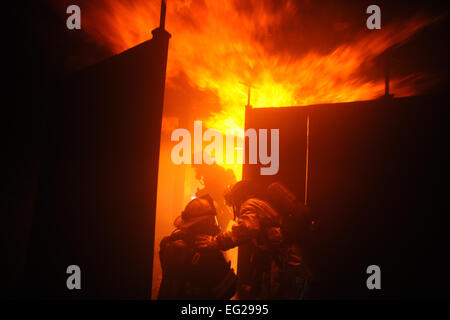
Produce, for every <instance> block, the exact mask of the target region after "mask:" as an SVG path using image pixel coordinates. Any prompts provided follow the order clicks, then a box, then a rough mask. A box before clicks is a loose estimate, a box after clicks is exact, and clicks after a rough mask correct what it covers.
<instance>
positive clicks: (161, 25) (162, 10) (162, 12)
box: [159, 0, 167, 29]
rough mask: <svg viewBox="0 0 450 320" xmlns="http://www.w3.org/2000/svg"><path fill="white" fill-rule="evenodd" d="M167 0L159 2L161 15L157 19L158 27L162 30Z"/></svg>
mask: <svg viewBox="0 0 450 320" xmlns="http://www.w3.org/2000/svg"><path fill="white" fill-rule="evenodd" d="M166 1H167V0H161V15H160V17H159V27H160V28H161V29H164V28H165V26H166V9H167V3H166Z"/></svg>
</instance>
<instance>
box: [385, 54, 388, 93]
mask: <svg viewBox="0 0 450 320" xmlns="http://www.w3.org/2000/svg"><path fill="white" fill-rule="evenodd" d="M384 95H385V96H386V97H389V56H388V57H387V58H386V75H385V79H384Z"/></svg>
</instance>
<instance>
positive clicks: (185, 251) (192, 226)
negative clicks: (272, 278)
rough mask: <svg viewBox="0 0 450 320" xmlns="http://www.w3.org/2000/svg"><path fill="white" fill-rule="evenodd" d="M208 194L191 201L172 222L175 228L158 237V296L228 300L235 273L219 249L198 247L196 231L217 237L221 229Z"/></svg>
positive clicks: (231, 292) (176, 298)
mask: <svg viewBox="0 0 450 320" xmlns="http://www.w3.org/2000/svg"><path fill="white" fill-rule="evenodd" d="M216 221H217V220H216V210H215V207H214V204H213V202H212V199H211V198H210V197H209V196H204V197H201V198H195V199H193V200H192V201H190V202H189V203H188V204H187V206H186V208H185V209H184V211H183V212H182V214H181V216H179V217H178V218H177V219H176V220H175V222H174V225H175V227H176V230H175V231H174V232H173V233H172V234H171V235H170V236H168V237H165V238H164V239H162V240H161V243H160V252H159V257H160V261H161V269H162V281H161V286H160V290H159V294H158V299H164V300H167V299H169V300H178V299H218V300H222V299H230V298H231V297H232V296H233V295H234V293H235V290H236V275H235V273H234V270H233V269H231V268H230V263H228V262H227V261H226V260H225V258H224V256H223V253H222V251H220V250H219V249H218V248H203V249H198V248H197V247H196V246H195V245H194V239H195V237H196V236H197V235H199V234H205V235H209V236H216V235H217V234H219V232H220V228H219V227H218V225H217V222H216Z"/></svg>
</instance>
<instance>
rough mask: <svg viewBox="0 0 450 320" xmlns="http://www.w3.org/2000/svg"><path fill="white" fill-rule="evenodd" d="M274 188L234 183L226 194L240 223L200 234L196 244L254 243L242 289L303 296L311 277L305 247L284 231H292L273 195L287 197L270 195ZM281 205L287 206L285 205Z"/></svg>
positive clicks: (251, 294) (268, 295)
mask: <svg viewBox="0 0 450 320" xmlns="http://www.w3.org/2000/svg"><path fill="white" fill-rule="evenodd" d="M271 190H272V189H271V188H268V189H267V190H260V188H259V186H258V185H257V184H254V183H252V182H250V181H240V182H238V183H236V184H235V185H233V186H232V187H231V188H230V189H229V191H228V192H227V194H226V197H225V198H226V201H227V204H228V205H230V206H232V207H233V210H234V212H235V218H237V221H236V224H235V225H234V226H233V227H232V229H231V230H230V231H228V232H224V233H220V234H218V235H215V236H212V235H200V236H197V238H196V245H197V246H198V247H199V248H219V249H221V250H228V249H231V248H233V247H236V246H240V245H244V244H250V245H251V247H252V248H251V249H250V250H249V252H251V253H250V255H251V256H250V257H249V259H248V261H250V264H251V265H250V267H249V270H250V275H249V276H248V278H247V279H245V280H244V279H241V280H243V283H242V285H241V293H242V292H243V293H244V295H245V298H247V299H301V298H302V297H303V294H304V284H305V282H304V280H305V279H306V278H307V277H308V276H307V272H306V270H305V268H304V264H303V261H302V254H301V250H300V249H299V247H298V246H297V245H296V244H295V241H293V240H292V239H288V238H287V237H286V236H285V235H284V234H283V231H285V233H286V234H287V235H288V233H289V232H288V231H289V230H288V229H287V228H286V229H285V226H286V222H288V221H284V219H283V216H282V215H280V213H279V212H277V211H276V210H275V209H274V207H275V205H271V204H270V202H269V199H270V200H277V199H279V200H281V202H284V201H285V199H283V197H282V198H281V199H280V197H279V196H278V195H277V194H275V197H269V196H268V192H267V191H271ZM277 191H279V190H277ZM272 198H273V199H272ZM274 203H275V204H277V202H274ZM278 208H279V209H280V210H281V209H284V207H282V206H278ZM278 208H277V209H278ZM283 213H284V212H283ZM288 237H290V235H288Z"/></svg>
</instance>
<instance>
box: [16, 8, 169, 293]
mask: <svg viewBox="0 0 450 320" xmlns="http://www.w3.org/2000/svg"><path fill="white" fill-rule="evenodd" d="M164 21H165V2H164V1H163V2H162V8H161V24H160V27H159V28H157V29H155V30H153V31H152V34H153V38H152V39H151V40H148V41H146V42H144V43H142V44H140V45H138V46H136V47H134V48H132V49H129V50H127V51H125V52H123V53H121V54H119V55H117V56H114V57H112V58H109V59H107V60H105V61H103V62H101V63H98V64H96V65H94V66H92V67H89V68H87V69H84V70H82V71H80V72H77V73H75V74H73V75H71V76H70V77H68V78H67V79H66V80H65V81H64V82H63V83H62V84H61V86H60V88H59V94H58V93H57V92H55V96H56V97H55V99H54V101H53V105H52V109H51V110H52V119H51V121H52V123H51V125H50V130H49V133H48V137H47V141H48V144H47V147H46V150H45V160H44V161H43V163H42V167H41V176H40V181H39V189H38V195H37V200H36V210H35V214H34V217H33V227H32V235H31V241H30V249H29V257H28V263H27V270H26V271H27V272H26V281H25V288H24V295H25V296H28V297H33V298H137V299H146V298H150V295H151V288H152V284H151V281H152V266H153V247H154V243H153V242H154V225H155V208H156V190H157V174H158V160H159V142H160V131H161V120H162V109H163V101H164V87H165V74H166V63H167V52H168V44H169V38H170V34H169V33H168V32H167V31H166V30H164ZM69 265H78V266H79V267H80V268H81V273H82V278H81V279H82V280H81V282H82V284H81V285H82V290H73V291H70V290H68V289H67V287H66V279H67V277H68V274H66V269H67V267H68V266H69ZM118 279H122V280H120V281H118Z"/></svg>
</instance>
